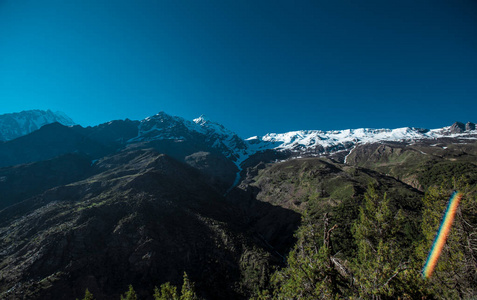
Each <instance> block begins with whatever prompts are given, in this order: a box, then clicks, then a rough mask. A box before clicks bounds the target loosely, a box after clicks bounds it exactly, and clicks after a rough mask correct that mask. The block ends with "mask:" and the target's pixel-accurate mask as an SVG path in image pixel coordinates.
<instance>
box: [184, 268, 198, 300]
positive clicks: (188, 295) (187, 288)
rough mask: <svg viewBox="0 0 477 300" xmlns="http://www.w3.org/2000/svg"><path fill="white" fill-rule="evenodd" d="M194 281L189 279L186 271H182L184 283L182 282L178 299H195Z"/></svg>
mask: <svg viewBox="0 0 477 300" xmlns="http://www.w3.org/2000/svg"><path fill="white" fill-rule="evenodd" d="M196 299H198V297H197V295H196V294H195V287H194V283H193V282H191V281H190V280H189V277H188V276H187V273H186V272H184V283H183V284H182V289H181V296H180V300H196Z"/></svg>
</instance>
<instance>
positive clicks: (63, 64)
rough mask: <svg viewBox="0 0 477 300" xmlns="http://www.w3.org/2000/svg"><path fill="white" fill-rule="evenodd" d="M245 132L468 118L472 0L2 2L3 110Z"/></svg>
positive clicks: (438, 123)
mask: <svg viewBox="0 0 477 300" xmlns="http://www.w3.org/2000/svg"><path fill="white" fill-rule="evenodd" d="M35 108H39V109H51V110H60V111H63V112H65V113H66V114H68V115H69V116H70V117H71V118H73V120H74V121H75V122H77V123H79V124H81V125H83V126H89V125H97V124H100V123H104V122H107V121H110V120H112V119H125V118H129V119H135V120H138V119H143V118H145V117H147V116H150V115H153V114H156V113H157V112H159V111H165V112H166V113H169V114H172V115H178V116H182V117H184V118H186V119H193V118H195V117H198V116H199V115H201V114H205V115H207V117H208V118H209V119H211V120H214V121H217V122H219V123H222V124H223V125H225V126H226V127H228V128H229V129H231V130H234V131H236V132H237V133H239V135H241V136H242V137H248V136H252V135H263V134H265V133H267V132H285V131H291V130H299V129H322V130H332V129H346V128H360V127H370V128H383V127H387V128H396V127H404V126H414V127H426V128H437V127H442V126H446V125H450V124H452V123H453V122H454V121H462V122H466V121H473V122H477V116H476V111H477V2H476V1H474V0H467V1H466V0H452V1H449V0H446V1H441V0H428V1H421V0H412V1H410V0H400V1H393V0H389V1H382V0H376V1H367V0H363V1H351V0H350V1H341V0H334V1H329V0H326V1H322V0H314V1H257V0H254V1H247V0H243V1H242V0H241V1H228V0H218V1H207V0H203V1H195V0H194V1H185V0H138V1H123V0H115V1H102V0H81V1H63V0H57V1H53V0H44V1H34V0H22V1H18V0H0V114H2V113H8V112H16V111H21V110H27V109H35Z"/></svg>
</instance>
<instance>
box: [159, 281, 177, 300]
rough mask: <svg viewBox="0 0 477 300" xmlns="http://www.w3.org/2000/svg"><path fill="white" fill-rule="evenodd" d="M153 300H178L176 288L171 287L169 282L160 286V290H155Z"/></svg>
mask: <svg viewBox="0 0 477 300" xmlns="http://www.w3.org/2000/svg"><path fill="white" fill-rule="evenodd" d="M154 300H179V295H178V294H177V288H176V287H175V286H173V285H171V283H170V282H166V283H164V284H162V285H161V288H160V289H159V288H157V287H156V288H155V290H154Z"/></svg>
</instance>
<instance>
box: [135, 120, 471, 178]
mask: <svg viewBox="0 0 477 300" xmlns="http://www.w3.org/2000/svg"><path fill="white" fill-rule="evenodd" d="M456 124H457V125H456ZM443 137H460V138H469V139H477V130H476V129H475V124H473V123H468V124H466V125H464V124H462V123H458V122H456V123H455V124H454V125H452V126H449V127H444V128H440V129H432V130H428V129H421V128H412V127H403V128H397V129H369V128H359V129H346V130H333V131H321V130H301V131H291V132H287V133H269V134H266V135H264V136H262V137H258V136H255V137H251V138H248V139H245V140H244V139H242V138H240V137H239V136H238V135H237V134H236V133H234V132H233V131H231V130H229V129H227V128H225V127H224V126H223V125H221V124H218V123H215V122H213V121H210V120H208V119H207V118H206V117H205V116H200V117H199V118H196V119H194V120H193V121H189V120H185V119H183V118H181V117H175V116H170V115H168V114H166V113H164V112H160V113H158V114H156V115H154V116H151V117H148V118H146V119H144V120H142V121H141V122H140V125H139V128H138V136H137V137H135V138H133V139H131V140H129V143H135V142H147V141H154V140H177V141H180V140H189V139H191V140H194V141H198V140H200V141H202V142H203V143H205V145H208V147H209V148H213V149H216V150H218V151H219V152H221V153H222V154H223V155H224V156H225V157H227V158H229V159H230V160H231V161H232V162H233V163H234V164H235V165H236V166H237V168H238V172H237V180H236V184H237V183H238V182H239V180H240V172H241V171H242V168H243V163H244V162H245V161H246V160H247V159H248V158H249V157H250V156H252V155H254V154H256V153H259V152H263V151H267V150H272V151H290V152H294V153H297V154H296V155H293V156H300V155H301V154H312V155H322V154H329V153H333V152H337V151H343V150H346V151H350V150H351V149H352V148H354V147H355V146H356V145H358V144H366V143H376V142H385V141H409V140H422V139H437V138H443Z"/></svg>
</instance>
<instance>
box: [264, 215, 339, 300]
mask: <svg viewBox="0 0 477 300" xmlns="http://www.w3.org/2000/svg"><path fill="white" fill-rule="evenodd" d="M327 222H328V218H327V215H326V214H325V216H324V218H323V224H316V223H315V222H313V221H312V220H311V219H310V218H309V217H308V216H307V215H306V214H305V216H304V217H303V225H302V226H301V227H300V229H299V230H298V232H297V234H296V237H297V239H298V241H297V244H296V245H295V247H294V249H293V251H291V252H290V254H289V256H288V260H287V267H286V268H284V269H282V270H280V271H277V272H276V273H275V274H274V275H273V277H272V284H273V286H274V287H275V291H274V294H273V297H274V298H276V299H318V298H327V299H333V298H335V297H339V296H340V295H343V294H344V291H343V290H342V289H343V287H344V284H343V278H342V276H341V275H340V274H339V273H338V272H337V270H336V266H335V264H336V263H337V260H336V259H335V258H334V257H333V256H332V245H331V241H330V235H331V232H332V231H333V229H334V228H335V227H334V226H333V227H332V228H329V227H328V224H327ZM269 298H270V295H269V294H268V292H262V293H261V294H259V297H258V299H269Z"/></svg>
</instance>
